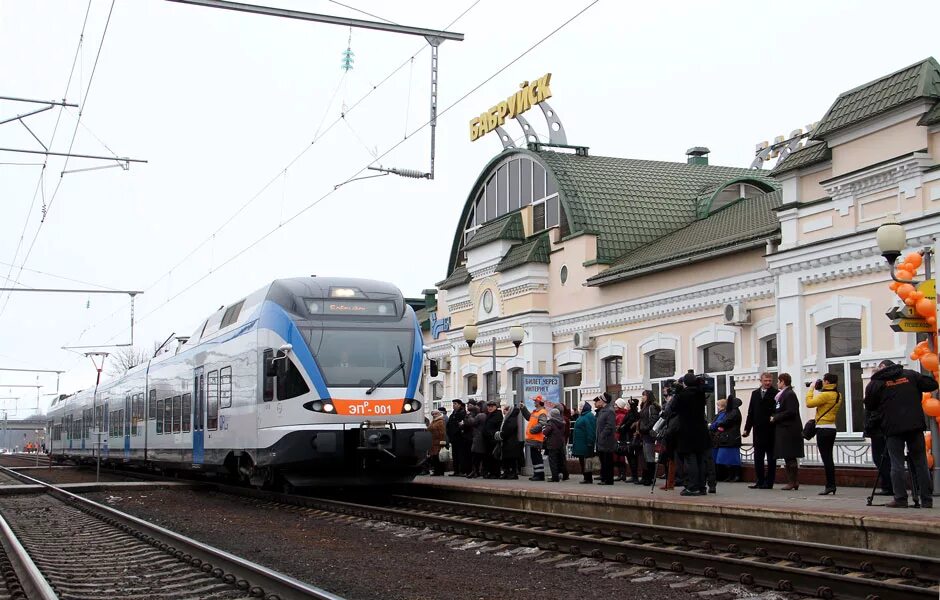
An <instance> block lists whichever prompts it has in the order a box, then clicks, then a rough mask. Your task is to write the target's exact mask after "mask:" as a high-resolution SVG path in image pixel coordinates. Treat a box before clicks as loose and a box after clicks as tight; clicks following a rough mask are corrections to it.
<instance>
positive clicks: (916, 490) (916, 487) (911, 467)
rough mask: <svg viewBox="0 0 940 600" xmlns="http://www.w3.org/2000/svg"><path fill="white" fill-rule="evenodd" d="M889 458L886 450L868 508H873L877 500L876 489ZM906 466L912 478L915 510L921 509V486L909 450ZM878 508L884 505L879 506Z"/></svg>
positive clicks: (905, 458)
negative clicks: (873, 503)
mask: <svg viewBox="0 0 940 600" xmlns="http://www.w3.org/2000/svg"><path fill="white" fill-rule="evenodd" d="M888 458H889V457H888V451H887V449H886V450H885V451H884V453H883V454H882V455H881V462H880V464H879V465H878V472H877V473H876V474H875V484H874V485H873V486H872V487H871V494H869V495H868V503H867V506H872V502H874V500H875V489H877V487H878V479H879V478H880V477H881V469H882V467H884V464H885V461H886V460H888ZM904 464H906V465H907V472H908V473H909V474H910V476H911V496H913V501H914V508H920V486H919V485H918V483H917V476H916V475H915V473H914V459H913V457H911V452H910V450H908V449H905V454H904ZM905 491H906V490H905ZM895 493H897V490H895ZM878 506H884V505H883V504H879V505H878Z"/></svg>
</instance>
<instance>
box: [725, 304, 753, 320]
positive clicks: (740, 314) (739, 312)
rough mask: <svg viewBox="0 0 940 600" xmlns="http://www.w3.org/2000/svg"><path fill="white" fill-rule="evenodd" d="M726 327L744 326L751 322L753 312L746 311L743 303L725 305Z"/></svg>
mask: <svg viewBox="0 0 940 600" xmlns="http://www.w3.org/2000/svg"><path fill="white" fill-rule="evenodd" d="M724 313H725V325H742V324H744V323H750V322H751V311H749V310H745V308H744V304H743V303H742V302H729V303H728V304H725V308H724Z"/></svg>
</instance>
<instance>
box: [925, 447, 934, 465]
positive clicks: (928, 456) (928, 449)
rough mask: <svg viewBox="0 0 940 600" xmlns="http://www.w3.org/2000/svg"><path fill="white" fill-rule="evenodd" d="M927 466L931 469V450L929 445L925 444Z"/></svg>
mask: <svg viewBox="0 0 940 600" xmlns="http://www.w3.org/2000/svg"><path fill="white" fill-rule="evenodd" d="M926 450H927V468H928V469H931V470H932V469H933V452H931V451H930V446H927V448H926Z"/></svg>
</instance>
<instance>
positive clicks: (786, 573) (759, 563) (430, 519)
mask: <svg viewBox="0 0 940 600" xmlns="http://www.w3.org/2000/svg"><path fill="white" fill-rule="evenodd" d="M310 500H311V502H312V504H305V505H306V506H314V507H316V508H319V509H321V510H325V511H328V512H336V513H340V514H347V515H353V516H358V517H363V518H370V519H380V520H386V521H391V522H393V523H399V524H404V525H409V526H413V527H430V528H432V529H435V530H438V531H444V532H447V533H453V534H458V535H464V536H469V537H479V538H484V539H487V540H493V541H499V542H502V543H508V544H514V545H522V546H529V547H538V548H541V549H543V550H548V551H555V552H565V553H568V554H572V555H576V556H581V555H584V556H590V557H592V558H595V559H605V560H612V561H617V562H623V563H632V564H637V565H642V566H645V567H650V568H655V567H659V568H666V569H668V570H670V571H674V572H677V573H694V574H697V575H703V576H705V577H707V578H711V579H723V580H727V581H734V582H739V583H742V584H744V585H758V586H761V587H765V588H769V589H773V590H777V591H781V592H797V593H802V594H808V595H810V596H814V597H817V598H824V599H826V600H829V599H836V598H838V599H843V598H844V599H864V600H914V599H917V598H925V599H926V598H931V599H933V598H936V597H937V587H936V586H933V587H920V586H914V585H909V584H907V583H905V582H901V580H900V579H875V578H873V577H870V575H871V574H868V573H862V574H854V575H852V576H849V575H842V574H839V573H832V572H829V571H826V570H824V568H819V567H808V568H806V567H803V566H801V565H800V564H799V563H798V562H796V561H776V562H765V559H763V558H762V557H757V556H750V557H742V556H741V555H740V554H739V551H738V549H737V548H728V549H727V551H720V550H716V549H714V548H713V549H711V550H708V549H691V548H688V547H677V546H670V545H668V544H663V543H658V542H637V541H633V540H629V539H624V538H622V537H621V536H620V535H619V534H617V533H616V532H601V533H581V532H578V533H575V532H571V531H564V530H559V529H549V528H544V527H536V528H533V527H531V526H528V525H518V524H515V523H508V522H504V521H496V522H494V521H493V520H490V519H479V518H474V517H464V516H458V515H450V514H441V513H437V512H424V511H420V512H416V511H413V510H402V509H396V508H387V507H382V506H374V505H367V504H355V503H351V502H342V501H338V500H325V499H322V498H317V499H310ZM611 534H612V535H611Z"/></svg>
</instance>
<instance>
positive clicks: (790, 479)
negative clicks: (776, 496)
mask: <svg viewBox="0 0 940 600" xmlns="http://www.w3.org/2000/svg"><path fill="white" fill-rule="evenodd" d="M777 388H778V389H779V390H780V391H778V392H777V395H776V396H774V414H772V415H771V416H770V422H771V423H772V424H773V425H774V453H775V454H776V457H777V458H782V459H783V464H784V469H785V470H786V473H787V485H785V486H783V487H782V488H781V489H783V490H788V491H789V490H798V489H800V479H799V475H800V463H799V459H801V458H803V423H802V421H801V420H800V401H799V400H798V399H797V397H796V393H795V392H794V391H793V379H792V378H791V377H790V374H789V373H780V374H779V375H777Z"/></svg>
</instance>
